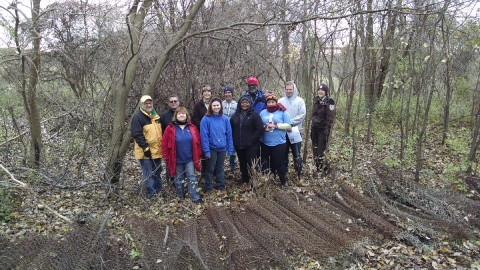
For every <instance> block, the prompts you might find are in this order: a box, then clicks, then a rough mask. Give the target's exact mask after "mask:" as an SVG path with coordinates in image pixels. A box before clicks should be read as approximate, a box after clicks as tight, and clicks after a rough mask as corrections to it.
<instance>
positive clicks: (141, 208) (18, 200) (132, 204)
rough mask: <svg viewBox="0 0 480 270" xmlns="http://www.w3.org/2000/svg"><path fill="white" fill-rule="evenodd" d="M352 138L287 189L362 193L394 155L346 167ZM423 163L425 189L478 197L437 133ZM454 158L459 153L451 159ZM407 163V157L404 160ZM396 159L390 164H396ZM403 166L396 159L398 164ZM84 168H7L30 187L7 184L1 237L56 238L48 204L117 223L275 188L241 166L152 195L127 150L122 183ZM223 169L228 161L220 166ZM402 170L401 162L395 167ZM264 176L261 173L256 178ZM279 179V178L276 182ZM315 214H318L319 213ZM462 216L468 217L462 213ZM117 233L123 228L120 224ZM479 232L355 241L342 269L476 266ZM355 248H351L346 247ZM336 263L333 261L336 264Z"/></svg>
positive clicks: (384, 152) (182, 212)
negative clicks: (321, 170) (76, 172)
mask: <svg viewBox="0 0 480 270" xmlns="http://www.w3.org/2000/svg"><path fill="white" fill-rule="evenodd" d="M350 144H351V142H348V141H346V140H342V139H340V138H338V137H337V138H336V139H335V140H334V144H333V145H332V147H331V149H330V152H329V158H330V160H331V162H332V165H333V166H334V172H333V173H332V174H330V175H329V176H327V177H326V178H319V177H318V176H317V175H316V173H315V169H314V166H313V164H312V163H311V162H310V161H311V159H310V157H307V159H306V164H305V167H304V183H303V184H299V183H298V182H297V179H296V177H295V176H294V175H293V173H292V172H290V174H289V184H290V185H289V187H288V190H289V191H290V192H293V193H295V194H297V195H298V196H305V194H309V192H314V191H315V190H318V189H322V187H323V188H326V187H328V188H335V186H336V185H337V184H338V183H340V182H342V183H347V184H348V185H349V186H350V187H352V188H354V189H357V190H358V191H359V192H363V188H364V186H365V183H366V182H368V181H370V180H371V179H372V176H373V175H375V171H374V169H373V166H372V163H374V162H376V161H379V162H383V163H389V162H392V160H395V158H394V156H395V155H396V154H393V153H395V151H396V149H395V147H396V146H394V145H390V144H383V145H379V144H378V143H377V144H360V145H359V146H358V148H357V149H356V157H355V162H354V167H353V168H352V166H351V164H352V160H351V159H352V157H351V151H349V150H345V145H350ZM426 144H427V146H426V147H425V151H424V156H425V161H424V164H425V165H424V170H423V171H422V178H421V182H420V184H423V185H426V186H429V187H430V188H432V187H433V188H438V189H446V190H458V191H461V192H462V194H463V195H464V196H469V197H476V196H477V192H476V191H475V190H474V189H469V187H468V186H466V185H465V184H464V183H463V180H462V179H461V178H457V179H452V177H451V175H452V169H451V166H452V165H451V164H455V162H458V163H461V160H460V159H461V157H462V155H461V154H459V153H455V152H454V153H452V150H451V149H450V146H449V145H448V144H447V145H445V146H439V145H438V141H437V140H436V139H435V138H431V140H427V141H426ZM456 159H457V160H456ZM404 164H407V165H409V164H410V165H411V164H412V162H411V161H404ZM395 165H396V164H394V165H393V166H395ZM400 165H401V164H400ZM87 167H88V168H89V170H85V172H84V178H83V179H82V180H75V179H73V177H72V178H70V177H68V176H64V177H63V178H59V177H50V176H49V175H45V174H44V175H41V174H38V173H37V174H35V173H32V171H30V170H28V169H26V168H21V167H19V168H11V171H10V172H11V173H12V175H13V176H15V177H16V179H18V180H20V181H23V182H24V183H27V184H28V186H29V187H31V188H32V190H33V193H32V192H27V191H25V190H24V189H22V188H18V187H17V188H13V189H12V190H13V198H12V199H13V212H12V213H11V215H10V218H11V220H10V221H8V222H4V223H2V224H0V233H1V235H2V237H6V238H8V239H9V240H10V241H16V239H19V238H22V237H25V236H31V235H44V234H48V235H50V236H55V237H58V238H59V239H61V238H62V237H63V236H64V235H65V234H66V233H67V232H69V230H70V229H71V225H70V224H69V223H68V222H67V221H65V220H64V219H62V218H59V216H58V215H55V214H53V213H52V212H51V211H48V209H47V207H50V208H51V209H53V210H54V211H57V212H58V214H61V215H63V216H65V217H67V218H68V219H70V220H72V221H73V222H88V220H93V219H100V220H101V219H103V218H104V217H105V216H106V215H107V213H109V215H108V216H109V219H108V222H107V223H106V226H109V227H117V228H121V227H122V225H123V223H124V221H125V219H126V218H127V217H131V216H138V217H139V218H142V217H148V218H152V219H155V220H157V221H159V222H162V223H165V224H171V225H172V226H176V225H179V224H184V223H185V222H187V221H188V220H189V219H192V218H198V217H201V216H202V215H204V213H205V209H206V208H208V207H211V206H221V207H239V205H240V207H241V205H242V203H245V202H248V201H249V200H252V199H253V198H256V197H258V196H264V197H267V198H268V196H269V194H272V193H274V192H276V190H278V189H279V187H278V185H276V184H275V183H272V182H271V180H268V179H264V178H262V176H258V178H259V180H258V181H257V183H260V184H261V185H262V186H261V187H260V188H258V189H255V191H252V190H250V189H249V188H248V187H246V186H239V185H238V184H237V182H238V181H239V178H240V177H239V172H238V171H235V172H231V171H227V173H226V175H227V180H226V182H227V186H228V190H229V192H228V194H227V195H220V194H217V193H210V194H203V198H204V203H203V204H201V205H198V204H194V203H192V202H190V201H189V200H188V199H183V200H180V199H177V198H175V191H174V188H173V187H172V186H171V185H168V184H166V185H165V186H164V189H163V192H162V193H161V194H160V195H159V196H156V197H155V198H154V199H152V200H148V199H146V198H145V197H144V196H143V195H142V190H141V185H139V180H140V176H141V171H140V168H139V164H137V161H136V160H134V159H133V158H132V157H131V155H129V156H128V157H127V158H126V160H125V165H124V169H123V177H122V183H121V185H120V186H119V187H118V188H117V189H116V190H112V189H111V188H109V187H107V186H106V185H104V184H103V182H102V181H101V179H102V178H101V170H100V169H99V168H98V165H97V163H96V162H95V160H91V161H88V166H87ZM226 168H227V166H226ZM398 170H399V171H400V169H398ZM401 171H402V173H404V174H405V175H409V176H410V177H411V175H412V173H413V172H412V170H411V169H409V167H408V166H405V168H403V169H402V170H401ZM260 178H262V179H260ZM277 184H278V183H277ZM319 218H321V217H319ZM465 218H466V219H468V217H465ZM119 234H122V231H121V230H119ZM478 239H480V238H479V232H475V233H474V234H473V235H471V236H470V237H469V238H468V239H454V240H452V238H451V237H449V236H448V235H445V236H444V237H442V239H441V241H436V242H435V243H432V244H431V245H424V246H421V247H418V246H413V245H409V244H408V243H406V242H405V241H401V240H396V239H393V240H392V239H386V241H384V242H383V243H381V244H371V243H367V242H365V243H358V245H359V247H356V248H353V249H352V248H351V247H350V248H348V249H345V252H346V253H348V252H356V254H355V256H354V257H355V258H356V260H355V261H352V262H350V263H349V266H348V267H344V268H347V269H477V268H480V255H479V253H480V241H479V240H478ZM352 250H353V251H352ZM341 258H342V257H341V256H339V257H331V258H329V261H318V260H315V259H312V258H309V257H308V256H300V257H299V259H298V264H297V267H296V268H297V269H328V268H329V267H328V266H329V265H335V264H332V262H334V261H335V260H341ZM337 265H338V264H337Z"/></svg>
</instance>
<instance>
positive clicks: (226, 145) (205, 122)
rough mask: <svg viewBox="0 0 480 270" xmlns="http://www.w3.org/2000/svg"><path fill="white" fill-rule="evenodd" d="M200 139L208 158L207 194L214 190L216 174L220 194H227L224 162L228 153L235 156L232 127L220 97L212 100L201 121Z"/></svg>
mask: <svg viewBox="0 0 480 270" xmlns="http://www.w3.org/2000/svg"><path fill="white" fill-rule="evenodd" d="M200 138H201V141H202V150H203V153H204V156H205V158H206V170H205V185H204V189H205V191H206V192H210V191H212V190H213V174H215V177H216V183H215V187H216V189H217V190H219V192H220V194H226V193H227V190H226V189H225V181H224V179H225V172H224V162H225V157H226V155H227V152H228V155H233V140H232V127H231V125H230V121H229V120H228V117H226V116H225V115H224V114H223V109H222V100H221V99H219V98H218V97H214V98H212V100H211V101H210V104H209V105H208V109H207V113H206V114H205V116H204V117H203V118H202V121H200Z"/></svg>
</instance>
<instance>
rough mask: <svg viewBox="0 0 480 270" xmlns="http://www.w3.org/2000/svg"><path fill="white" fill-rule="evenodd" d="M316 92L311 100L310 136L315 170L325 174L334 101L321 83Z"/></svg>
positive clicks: (325, 86)
mask: <svg viewBox="0 0 480 270" xmlns="http://www.w3.org/2000/svg"><path fill="white" fill-rule="evenodd" d="M317 94H318V96H317V97H315V99H314V100H313V109H312V128H311V133H310V138H311V139H312V144H313V156H314V159H315V166H316V167H317V172H318V173H322V174H324V175H327V174H329V173H330V171H331V167H330V164H329V162H328V160H327V159H326V158H325V150H326V149H327V144H328V139H329V137H330V133H331V131H332V127H333V121H334V119H335V101H334V100H333V99H332V98H331V97H330V96H329V95H328V86H327V85H325V84H323V83H322V84H320V85H319V86H318V88H317Z"/></svg>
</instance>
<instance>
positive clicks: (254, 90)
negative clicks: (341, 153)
mask: <svg viewBox="0 0 480 270" xmlns="http://www.w3.org/2000/svg"><path fill="white" fill-rule="evenodd" d="M247 85H248V89H247V90H246V91H245V92H244V93H243V95H241V97H240V98H239V99H238V103H237V102H235V100H233V96H234V90H233V88H232V87H230V86H226V87H225V88H224V89H223V92H224V97H225V100H221V99H220V98H218V97H213V96H212V88H211V87H210V86H209V85H206V86H204V87H203V88H202V99H201V100H200V101H198V102H197V103H195V105H194V108H193V111H192V115H191V116H190V114H189V111H188V110H187V108H185V107H181V106H180V100H179V97H178V96H177V95H171V96H169V98H168V106H169V109H168V110H167V111H165V112H163V113H162V115H161V116H159V115H158V114H157V112H156V111H155V109H154V108H153V101H152V98H151V97H150V96H147V95H146V96H142V97H141V99H140V110H139V111H138V112H137V113H136V114H135V115H134V117H133V118H132V124H131V132H132V136H133V138H134V140H135V157H136V158H137V159H139V161H140V165H141V167H142V177H143V181H144V186H145V188H146V192H147V197H148V198H151V197H152V196H154V195H155V194H156V193H158V192H160V191H161V189H162V181H161V172H162V160H161V159H162V158H163V159H164V161H165V165H166V177H167V179H170V180H173V182H174V184H175V187H176V193H177V196H178V197H180V198H183V197H184V195H185V187H184V186H185V185H184V182H186V184H187V188H188V193H189V195H190V199H191V200H192V201H193V202H197V203H201V202H202V199H201V198H200V195H199V190H200V187H199V184H198V179H197V175H196V171H201V173H202V177H203V178H204V180H205V183H204V186H203V190H204V192H211V191H213V190H214V184H213V179H214V178H215V189H217V190H218V192H219V193H220V194H226V192H227V191H226V186H225V175H224V162H225V160H226V158H227V156H229V162H228V163H229V167H230V169H232V170H234V169H236V168H237V166H238V167H240V172H241V182H242V184H248V183H251V180H252V173H251V172H252V171H253V170H254V169H256V168H261V169H262V172H263V173H271V174H273V175H274V178H276V176H277V175H278V177H279V179H280V186H281V187H285V186H286V185H287V179H286V174H287V172H288V159H289V153H290V151H291V152H292V155H293V161H294V169H295V172H296V174H297V176H298V179H299V181H300V182H303V173H302V170H303V169H302V168H303V166H302V164H303V160H302V155H301V141H302V139H301V138H302V137H301V132H302V122H303V120H304V119H305V116H306V106H305V101H304V100H303V99H302V98H301V97H299V96H298V94H299V93H298V89H297V86H296V85H295V83H294V82H292V81H289V82H287V83H286V84H285V95H284V97H282V98H280V99H278V98H277V96H276V95H275V94H274V93H268V94H265V93H264V92H263V91H262V90H261V89H260V88H259V82H258V79H257V78H255V77H249V78H248V79H247ZM328 90H329V89H328V86H327V85H325V84H320V85H319V86H318V88H317V96H316V98H315V99H314V104H313V109H312V129H311V139H312V144H313V149H314V159H315V165H316V167H317V171H318V172H320V173H325V174H328V173H329V172H330V170H331V168H330V165H329V164H328V161H327V159H326V158H325V157H324V152H325V150H326V147H327V142H328V138H329V135H330V132H331V129H332V126H333V121H334V117H335V102H334V101H333V99H332V98H331V97H330V96H328ZM237 159H238V163H237Z"/></svg>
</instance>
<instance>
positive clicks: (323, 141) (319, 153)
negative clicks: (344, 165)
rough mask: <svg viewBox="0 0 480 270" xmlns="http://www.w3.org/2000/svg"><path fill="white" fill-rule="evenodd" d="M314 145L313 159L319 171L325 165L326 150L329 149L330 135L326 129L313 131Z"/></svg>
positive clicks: (311, 136) (311, 135)
mask: <svg viewBox="0 0 480 270" xmlns="http://www.w3.org/2000/svg"><path fill="white" fill-rule="evenodd" d="M310 138H311V139H312V144H313V158H314V160H315V166H316V167H317V171H318V170H320V168H321V167H322V166H323V165H324V164H323V159H324V156H325V149H326V148H327V143H328V135H327V134H325V129H323V128H321V129H313V128H312V132H311V134H310Z"/></svg>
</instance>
